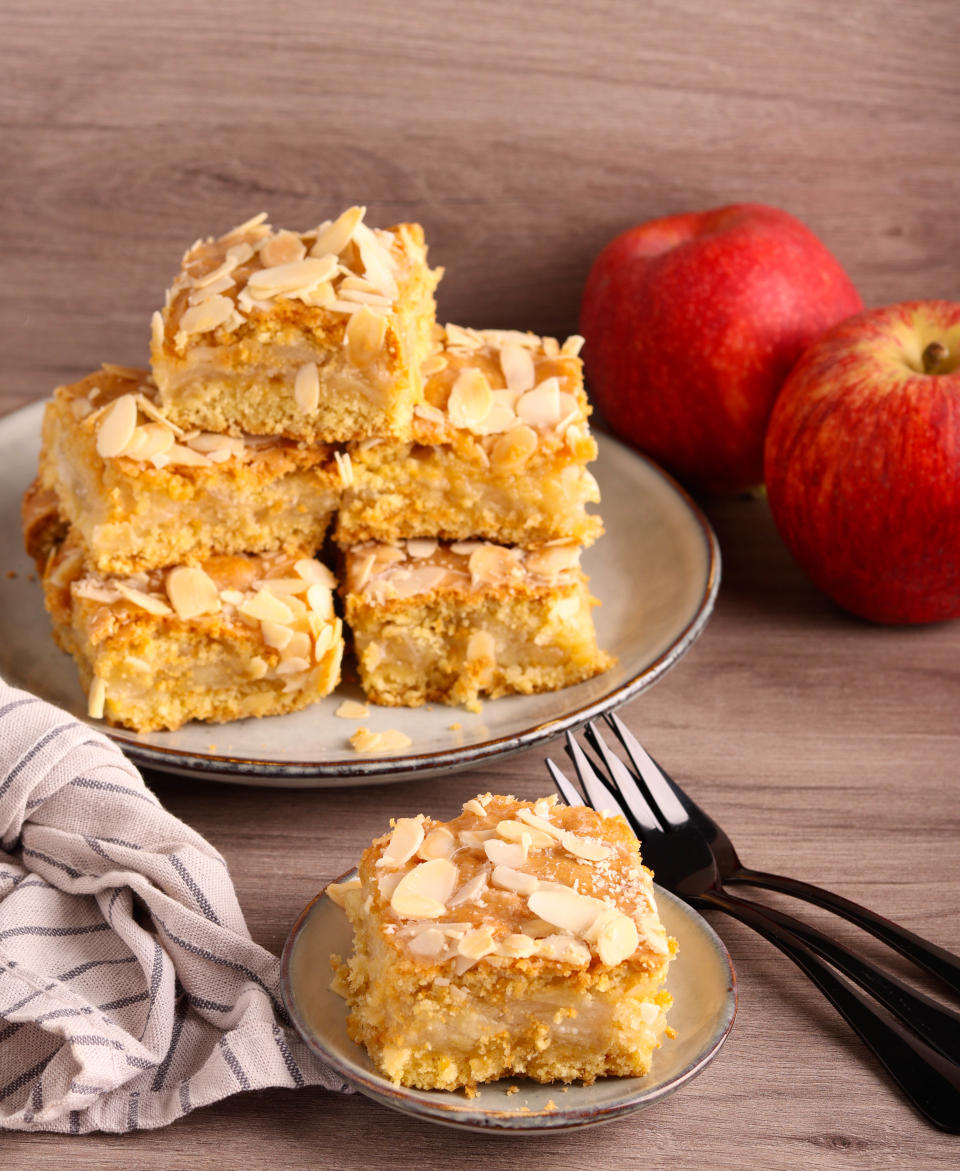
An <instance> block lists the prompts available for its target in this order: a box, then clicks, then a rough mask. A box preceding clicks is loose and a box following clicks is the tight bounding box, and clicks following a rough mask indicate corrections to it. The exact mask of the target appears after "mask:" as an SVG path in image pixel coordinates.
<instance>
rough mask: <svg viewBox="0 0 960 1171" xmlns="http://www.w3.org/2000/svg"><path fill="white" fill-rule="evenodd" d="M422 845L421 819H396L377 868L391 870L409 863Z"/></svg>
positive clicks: (378, 860)
mask: <svg viewBox="0 0 960 1171" xmlns="http://www.w3.org/2000/svg"><path fill="white" fill-rule="evenodd" d="M422 844H423V818H422V817H398V818H397V821H396V824H395V825H394V827H393V833H392V834H391V835H390V840H389V842H387V844H386V846H385V847H384V850H383V853H382V854H381V855H380V857H379V858H378V859H377V865H378V866H387V867H389V868H391V869H395V868H396V867H399V866H402V865H403V864H404V862H409V861H410V859H411V858H412V857H413V856H414V854H416V852H417V850H419V849H420V846H421V845H422Z"/></svg>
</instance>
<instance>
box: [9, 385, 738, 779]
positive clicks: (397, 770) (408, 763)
mask: <svg viewBox="0 0 960 1171" xmlns="http://www.w3.org/2000/svg"><path fill="white" fill-rule="evenodd" d="M45 403H46V400H45V399H39V400H36V401H34V402H31V403H27V404H25V405H24V406H21V407H19V408H17V409H15V410H13V411H9V412H7V413H6V414H4V415H2V416H0V427H5V426H6V425H7V424H8V423H10V422H12V421H13V420H14V419H16V418H20V417H23V416H26V415H28V414H32V413H38V414H39V413H41V412H42V410H43V407H44V405H45ZM594 431H595V433H597V434H601V435H602V436H603V439H604V442H605V443H611V444H613V445H614V446H615V447H618V448H620V449H621V451H622V452H623V453H624V454H625V455H626V456H627V457H628V458H631V459H635V460H638V461H640V462H641V463H643V464H645V465H646V466H647V468H648V469H649V470H650V471H652V472H653V474H654V475H655V476H656V477H657V478H658V479H659V480H661V481H662V482H663V483H664V484H665V485H666V486H667V487H668V488H669V489H671V490H672V491H673V493H674V494H675V495H676V496H677V497H679V499H680V501H681V502H682V503H683V504H684V506H685V508H686V511H687V513H688V514H689V516H690V517H691V519H692V520H693V521H694V523H695V525H696V528H697V531H698V533H699V535H700V538H701V540H702V541H703V544H704V550H705V553H706V561H707V566H706V574H705V582H704V589H703V594H702V596H701V598H700V600H699V603H698V605H697V607H696V610H695V611H694V613H693V615H692V616H691V618H690V621H689V622H688V623H687V625H686V626H685V627H684V628H683V630H682V631H681V632H680V634H679V635H678V636H677V638H676V639H674V641H673V642H672V643H671V644H670V646H669V647H667V649H666V650H664V651H663V653H662V654H660V655H659V656H658V657H657V658H656V659H654V660H653V661H652V662H650V663H648V664H647V665H646V666H645V667H644V668H643V669H642V670H639V671H637V672H635V673H634V674H633V675H632V676H631V677H630V678H629V679H627V680H625V681H624V682H623V683H621V684H619V685H618V686H617V687H614V688H612V689H611V690H609V691H607V692H605V693H604V694H603V695H601V696H600V697H599V698H597V699H594V700H592V701H591V702H589V703H585V704H582V705H581V706H579V707H577V708H574V709H573V710H572V711H567V712H565V713H564V714H563V715H561V716H560V717H558V718H554V719H548V720H544V721H541V722H539V723H536V724H534V725H532V726H530V727H527V728H524V729H522V730H521V731H519V732H514V733H511V734H508V735H502V736H492V737H490V738H488V739H486V740H483V741H481V742H480V743H479V744H470V745H460V746H453V747H451V748H442V749H436V750H434V751H431V752H417V753H413V754H403V755H395V756H377V757H375V758H369V757H358V758H357V759H356V760H341V761H332V760H326V761H325V760H316V759H314V760H305V761H289V760H273V759H271V758H269V757H267V756H264V757H255V758H254V757H250V756H231V755H225V754H222V753H214V752H197V751H195V750H193V749H184V748H173V747H169V748H168V747H164V746H162V745H156V744H145V743H143V741H142V740H140V739H139V738H138V734H137V733H135V732H129V731H125V730H123V729H117V728H111V727H109V726H108V725H105V724H104V723H103V722H102V721H96V722H94V721H92V720H89V719H85V718H84V717H82V716H81V717H78V718H79V719H80V720H81V722H83V723H85V724H86V725H87V726H88V727H91V728H94V729H95V730H96V731H98V732H101V733H103V734H104V735H106V736H107V737H108V738H109V739H110V740H112V741H113V742H114V743H115V744H116V745H117V746H118V747H119V748H120V749H121V750H122V751H123V752H124V753H125V754H126V755H127V756H128V757H129V759H130V760H131V761H133V763H134V764H137V765H140V766H141V767H145V768H152V769H155V770H157V771H159V772H163V773H167V774H172V775H181V776H198V777H202V778H207V779H210V780H225V781H231V782H233V783H238V782H240V780H241V778H242V780H243V781H247V782H248V783H256V781H257V780H258V779H263V780H271V781H279V782H283V781H284V780H289V781H302V780H308V781H309V780H324V779H328V780H330V781H337V780H340V781H341V782H346V783H349V782H350V781H359V782H366V783H368V784H376V783H380V782H387V781H390V780H393V779H397V778H402V777H405V776H410V775H412V774H417V775H434V774H438V773H444V772H450V771H454V770H459V769H462V768H469V767H470V766H472V765H476V764H478V763H480V762H483V761H486V760H489V759H491V758H497V757H501V756H507V755H510V754H512V753H514V752H520V751H522V750H524V749H527V748H532V747H534V746H536V745H538V744H545V743H547V742H549V741H550V740H552V739H554V738H555V737H556V736H559V735H561V734H562V733H563V732H565V731H567V730H568V729H573V728H576V727H578V726H579V725H581V724H583V723H585V722H586V721H587V720H590V719H593V718H595V717H596V716H599V715H602V714H603V713H604V712H607V711H610V710H611V709H613V708H616V707H619V706H621V705H622V704H624V703H627V702H628V701H629V700H631V699H633V698H635V697H636V696H637V695H639V694H640V693H641V692H642V691H645V690H646V689H647V688H648V687H651V686H652V685H653V684H654V683H656V682H657V680H658V679H659V678H660V677H661V676H662V675H664V674H665V673H666V672H667V671H668V670H669V669H670V668H671V667H672V666H673V665H674V664H675V663H677V662H678V661H679V660H680V659H681V658H682V657H683V656H684V655H685V654H686V653H687V651H688V650H689V649H690V647H691V646H693V644H694V643H695V642H696V640H697V639H698V638H699V637H700V635H701V634H702V633H703V631H704V629H705V628H706V625H707V622H708V621H709V618H710V615H711V614H712V612H713V609H714V606H715V604H716V599H717V593H718V591H719V588H720V579H721V574H722V562H721V553H720V543H719V541H718V540H717V536H716V533H715V532H714V531H713V527H712V526H711V524H710V521H709V520H708V519H707V516H706V514H705V513H704V511H703V509H702V508H701V507H700V505H699V504H698V503H697V502H696V501H695V500H694V499H693V497H692V496H691V495H690V493H689V492H688V491H687V490H686V489H685V488H684V487H683V486H682V485H681V484H680V483H678V481H677V480H676V479H675V478H674V477H673V476H672V475H670V473H669V472H667V471H665V470H664V469H663V468H662V467H660V465H659V464H657V463H656V462H655V461H654V460H652V459H650V457H649V456H646V455H644V454H642V453H641V452H638V451H636V450H635V449H634V448H632V447H631V446H629V445H628V444H627V443H625V442H624V441H623V440H622V439H620V438H618V437H617V436H615V435H612V434H610V432H609V431H607V430H606V429H605V428H594ZM557 694H562V691H561V692H558V693H557ZM491 702H494V701H491ZM331 787H332V786H331Z"/></svg>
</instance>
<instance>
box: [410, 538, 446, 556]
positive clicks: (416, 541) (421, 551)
mask: <svg viewBox="0 0 960 1171" xmlns="http://www.w3.org/2000/svg"><path fill="white" fill-rule="evenodd" d="M439 544H440V542H439V541H438V540H437V539H436V537H414V538H412V539H411V540H409V541H407V552H408V553H409V554H410V556H411V557H416V558H418V559H420V558H422V557H432V556H433V554H434V553H436V551H437V548H438V546H439Z"/></svg>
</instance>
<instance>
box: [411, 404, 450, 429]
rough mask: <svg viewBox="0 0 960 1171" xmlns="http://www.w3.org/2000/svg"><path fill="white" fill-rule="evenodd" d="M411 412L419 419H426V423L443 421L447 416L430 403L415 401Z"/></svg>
mask: <svg viewBox="0 0 960 1171" xmlns="http://www.w3.org/2000/svg"><path fill="white" fill-rule="evenodd" d="M413 413H414V414H415V415H416V416H417V418H419V419H426V421H427V422H428V423H441V424H442V423H445V422H446V421H447V416H446V415H445V414H444V413H443V411H441V410H440V409H439V408H438V407H434V406H431V404H430V403H417V405H416V406H415V407H414V408H413Z"/></svg>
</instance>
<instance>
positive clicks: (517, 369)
mask: <svg viewBox="0 0 960 1171" xmlns="http://www.w3.org/2000/svg"><path fill="white" fill-rule="evenodd" d="M581 342H582V339H581V338H578V337H572V338H568V339H567V340H566V341H565V342H564V343H563V345H562V346H561V345H560V344H559V343H558V342H557V340H556V339H555V338H540V337H537V336H536V335H535V334H531V333H518V332H514V331H504V330H479V331H478V330H474V329H464V328H462V327H460V326H455V325H448V326H447V327H446V328H445V329H444V328H442V327H439V326H438V327H437V329H436V336H435V349H434V352H433V354H432V355H431V356H430V357H429V358H428V359H427V362H426V364H425V366H424V374H425V377H426V386H425V401H424V402H423V403H420V404H418V405H417V406H415V407H414V418H413V432H412V437H411V439H410V440H403V441H400V440H391V439H385V438H382V437H381V438H375V439H366V440H364V441H362V442H360V443H353V444H351V445H350V448H349V453H350V460H351V465H352V475H351V478H350V482H349V484H348V486H347V489H346V491H345V492H344V494H343V500H342V503H341V510H340V513H339V515H338V518H337V541H338V542H339V543H340V544H341V545H342V546H345V547H346V546H350V545H355V544H359V543H360V542H362V541H393V540H399V539H402V538H406V537H427V536H438V537H441V538H443V539H445V540H453V541H458V540H467V539H469V538H472V537H482V538H484V539H486V540H490V541H496V542H498V543H500V544H508V545H523V546H526V547H530V548H533V547H536V546H538V545H543V544H546V543H547V542H548V541H553V540H557V539H559V538H566V539H569V540H573V541H576V542H577V543H579V544H581V545H589V544H591V543H592V542H593V541H594V540H595V539H596V538H597V537H598V536H599V535H600V533H601V532H602V531H603V525H602V522H601V520H600V518H599V517H598V516H592V515H590V514H589V513H588V512H587V509H586V506H587V505H588V504H592V503H596V502H597V501H599V499H600V492H599V489H598V487H597V482H596V480H595V479H594V478H593V476H592V474H591V473H590V471H589V470H588V469H587V464H588V463H589V462H590V461H591V460H594V459H595V458H596V455H597V446H596V442H595V440H594V439H593V436H592V435H591V434H590V428H589V422H588V420H589V416H590V405H589V403H588V401H587V397H586V394H585V393H584V388H583V367H582V363H581V361H580V358H579V357H578V353H579V347H580V344H581Z"/></svg>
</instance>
